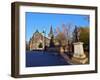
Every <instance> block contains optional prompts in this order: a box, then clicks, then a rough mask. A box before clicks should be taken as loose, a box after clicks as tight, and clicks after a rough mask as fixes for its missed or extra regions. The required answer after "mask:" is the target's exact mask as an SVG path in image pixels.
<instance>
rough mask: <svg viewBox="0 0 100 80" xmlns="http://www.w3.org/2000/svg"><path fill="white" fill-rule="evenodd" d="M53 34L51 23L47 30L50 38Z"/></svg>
mask: <svg viewBox="0 0 100 80" xmlns="http://www.w3.org/2000/svg"><path fill="white" fill-rule="evenodd" d="M52 36H53V30H52V25H51V27H50V32H49V37H50V38H51V37H52Z"/></svg>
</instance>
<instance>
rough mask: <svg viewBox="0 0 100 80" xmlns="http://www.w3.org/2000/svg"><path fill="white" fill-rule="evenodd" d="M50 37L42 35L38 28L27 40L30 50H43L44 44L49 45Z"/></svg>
mask: <svg viewBox="0 0 100 80" xmlns="http://www.w3.org/2000/svg"><path fill="white" fill-rule="evenodd" d="M49 43H50V39H49V38H47V37H45V36H44V33H40V32H39V31H38V30H36V32H35V33H34V34H33V36H32V37H31V38H30V40H29V48H30V50H43V49H44V48H45V46H49Z"/></svg>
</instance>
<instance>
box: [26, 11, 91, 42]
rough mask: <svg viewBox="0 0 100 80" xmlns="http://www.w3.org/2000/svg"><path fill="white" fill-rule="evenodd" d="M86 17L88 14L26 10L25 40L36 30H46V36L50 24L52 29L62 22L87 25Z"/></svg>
mask: <svg viewBox="0 0 100 80" xmlns="http://www.w3.org/2000/svg"><path fill="white" fill-rule="evenodd" d="M86 17H88V15H76V14H75V15H74V14H49V13H33V12H26V15H25V20H26V41H29V39H30V38H31V37H32V35H33V33H34V32H35V31H36V30H38V31H39V32H43V30H46V36H47V35H48V33H49V31H50V27H51V25H52V28H53V30H54V29H56V27H61V26H62V24H69V23H71V24H73V25H77V26H78V27H79V26H82V27H89V21H88V20H86Z"/></svg>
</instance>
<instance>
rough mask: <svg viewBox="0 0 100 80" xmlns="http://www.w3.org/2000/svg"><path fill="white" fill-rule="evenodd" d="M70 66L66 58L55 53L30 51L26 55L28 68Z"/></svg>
mask: <svg viewBox="0 0 100 80" xmlns="http://www.w3.org/2000/svg"><path fill="white" fill-rule="evenodd" d="M56 65H69V63H67V62H66V61H65V60H64V58H63V57H62V56H60V55H55V53H49V52H43V51H28V52H27V53H26V67H36V66H56Z"/></svg>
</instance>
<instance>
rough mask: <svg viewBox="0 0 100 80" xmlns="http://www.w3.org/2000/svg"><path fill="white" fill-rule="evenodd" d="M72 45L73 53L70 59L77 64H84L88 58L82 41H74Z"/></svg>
mask: <svg viewBox="0 0 100 80" xmlns="http://www.w3.org/2000/svg"><path fill="white" fill-rule="evenodd" d="M73 45H74V54H73V57H72V61H74V62H76V63H78V64H85V63H86V62H87V61H88V58H86V55H85V54H84V49H83V42H76V43H73Z"/></svg>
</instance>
